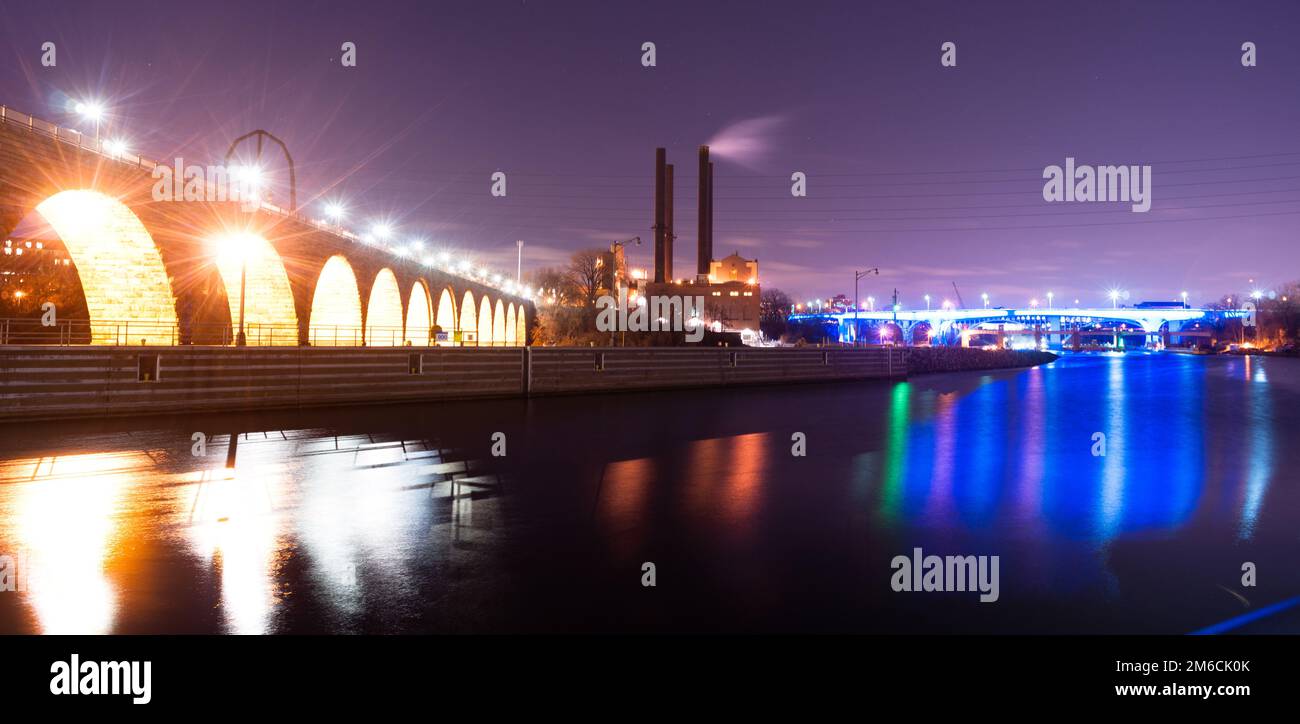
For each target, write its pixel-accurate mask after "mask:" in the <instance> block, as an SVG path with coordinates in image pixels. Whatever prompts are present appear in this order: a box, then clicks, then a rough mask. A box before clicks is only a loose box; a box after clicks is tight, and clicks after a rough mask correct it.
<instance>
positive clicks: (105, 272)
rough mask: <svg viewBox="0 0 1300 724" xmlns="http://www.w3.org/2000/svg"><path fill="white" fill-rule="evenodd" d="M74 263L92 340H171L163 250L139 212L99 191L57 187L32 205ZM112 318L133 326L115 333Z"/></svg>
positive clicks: (172, 309) (173, 324)
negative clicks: (138, 214) (120, 333)
mask: <svg viewBox="0 0 1300 724" xmlns="http://www.w3.org/2000/svg"><path fill="white" fill-rule="evenodd" d="M36 211H37V212H38V213H40V215H41V216H42V217H43V218H44V219H45V221H46V222H47V223H48V224H49V225H50V227H51V228H52V229H53V230H54V232H55V233H56V234H58V236H59V238H60V239H61V240H62V241H63V245H64V247H65V248H67V250H68V256H69V257H70V258H71V259H72V262H73V264H75V265H76V267H77V273H78V275H79V276H80V278H81V287H82V293H83V295H84V296H85V299H86V309H87V312H88V314H89V316H90V343H91V344H125V343H127V342H128V341H129V342H131V343H134V344H138V343H139V342H140V341H142V340H143V341H144V342H145V343H147V344H173V343H174V341H175V339H174V337H173V335H174V334H176V333H177V331H178V330H177V318H176V298H175V295H174V294H173V293H172V288H171V282H170V281H169V280H168V277H167V270H166V267H164V266H163V260H162V255H161V254H160V253H159V251H158V246H157V244H156V243H155V242H154V239H153V237H152V236H150V234H149V231H148V230H147V229H145V227H144V224H143V223H141V221H140V219H139V217H137V216H136V215H135V213H134V212H132V211H131V209H130V208H128V207H127V206H126V205H125V204H123V203H122V202H121V201H119V200H117V199H115V198H112V197H110V196H107V195H105V194H103V193H100V192H98V191H88V190H69V191H60V192H58V193H56V194H54V195H53V196H50V197H49V198H47V199H45V200H44V201H42V202H41V203H39V204H37V205H36ZM113 322H130V323H131V324H133V325H136V326H135V329H129V330H127V331H126V332H124V334H126V335H129V340H128V339H127V338H126V337H125V336H121V335H119V330H118V327H117V326H116V325H115V324H113Z"/></svg>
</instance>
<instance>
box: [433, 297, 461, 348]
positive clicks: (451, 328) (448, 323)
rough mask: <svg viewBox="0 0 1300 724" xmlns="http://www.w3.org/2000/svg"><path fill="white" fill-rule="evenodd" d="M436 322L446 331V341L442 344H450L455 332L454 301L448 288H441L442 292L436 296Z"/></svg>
mask: <svg viewBox="0 0 1300 724" xmlns="http://www.w3.org/2000/svg"><path fill="white" fill-rule="evenodd" d="M436 324H437V325H438V326H439V327H441V328H442V331H443V332H446V333H447V341H446V342H443V343H442V344H444V345H449V344H452V343H453V342H452V340H454V339H455V334H456V302H455V297H453V296H452V295H451V290H450V289H443V290H442V294H441V295H439V297H438V312H437V321H436Z"/></svg>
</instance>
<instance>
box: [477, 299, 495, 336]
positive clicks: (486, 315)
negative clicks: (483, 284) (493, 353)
mask: <svg viewBox="0 0 1300 724" xmlns="http://www.w3.org/2000/svg"><path fill="white" fill-rule="evenodd" d="M492 344H493V341H492V300H491V299H488V295H486V294H484V295H483V298H482V299H480V300H479V303H478V346H480V347H488V346H491V345H492Z"/></svg>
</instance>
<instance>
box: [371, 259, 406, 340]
mask: <svg viewBox="0 0 1300 724" xmlns="http://www.w3.org/2000/svg"><path fill="white" fill-rule="evenodd" d="M401 342H402V292H401V290H400V289H399V288H398V286H397V276H396V275H394V274H393V270H392V269H389V268H387V267H385V268H383V269H380V270H379V273H378V274H376V275H375V283H374V285H373V286H371V287H370V301H369V302H368V303H367V304H366V344H367V345H368V346H370V347H393V346H396V345H398V344H401Z"/></svg>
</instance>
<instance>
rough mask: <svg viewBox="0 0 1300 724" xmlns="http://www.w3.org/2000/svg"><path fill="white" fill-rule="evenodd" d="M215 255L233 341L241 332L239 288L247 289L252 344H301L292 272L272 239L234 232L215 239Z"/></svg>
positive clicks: (246, 316) (247, 333) (247, 319)
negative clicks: (243, 277)
mask: <svg viewBox="0 0 1300 724" xmlns="http://www.w3.org/2000/svg"><path fill="white" fill-rule="evenodd" d="M213 244H214V246H215V247H216V248H215V249H214V250H213V257H214V260H215V262H216V265H217V271H218V272H220V273H221V282H222V284H224V285H225V287H226V301H227V302H229V303H230V329H231V338H230V342H231V344H234V342H235V335H237V334H238V333H239V290H240V287H241V285H240V276H241V273H242V274H243V276H245V277H246V279H245V283H244V284H243V289H244V335H245V339H246V340H247V343H248V344H249V345H252V346H259V345H274V346H293V345H297V344H298V312H297V311H296V310H295V309H294V306H293V291H292V289H291V288H290V286H289V275H288V274H286V273H285V271H284V264H283V263H282V262H281V261H280V255H279V254H277V253H276V251H275V248H274V247H272V246H271V242H269V241H267V240H266V239H265V238H264V237H262V236H259V235H257V234H249V233H244V234H231V235H228V236H222V237H218V238H217V239H215V240H214V241H213Z"/></svg>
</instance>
